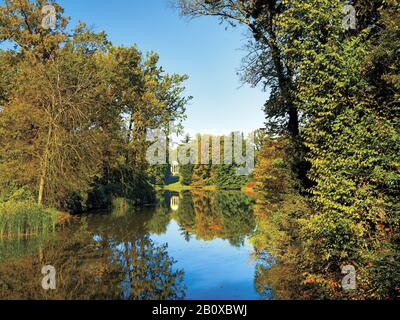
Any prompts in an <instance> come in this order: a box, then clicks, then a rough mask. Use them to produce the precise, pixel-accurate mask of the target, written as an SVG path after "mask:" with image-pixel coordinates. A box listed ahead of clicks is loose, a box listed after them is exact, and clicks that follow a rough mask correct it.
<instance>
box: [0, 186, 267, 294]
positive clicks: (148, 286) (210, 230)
mask: <svg viewBox="0 0 400 320" xmlns="http://www.w3.org/2000/svg"><path fill="white" fill-rule="evenodd" d="M157 199H158V200H157V203H158V205H157V206H154V207H146V208H134V209H131V210H129V209H127V208H124V207H120V208H117V209H115V210H114V211H113V212H101V213H96V214H90V215H87V216H84V217H80V218H78V219H77V220H76V221H74V222H72V223H68V225H65V226H62V227H59V228H58V229H57V231H55V232H54V233H48V234H44V235H41V236H40V237H33V238H32V237H31V238H28V239H11V240H3V241H1V242H0V250H1V251H0V297H1V298H3V299H135V300H154V299H162V300H179V299H190V300H193V299H200V300H201V299H211V300H220V299H227V300H236V299H240V300H254V299H266V298H271V297H272V293H271V292H270V290H269V288H264V287H263V286H258V285H257V276H256V274H257V268H258V267H259V266H260V265H263V263H262V262H260V261H259V260H257V259H256V258H255V255H254V252H253V251H254V250H253V247H252V245H251V242H250V241H249V239H250V238H251V237H252V235H253V234H254V232H255V230H256V227H257V226H256V219H255V217H254V214H253V206H254V200H253V199H251V198H250V197H249V196H247V195H245V194H244V193H241V192H200V191H194V192H185V193H181V194H178V193H170V192H165V193H162V194H159V195H158V196H157ZM45 265H51V266H54V268H55V269H56V272H57V274H56V285H57V289H56V290H48V291H45V290H43V288H42V286H41V282H42V279H43V277H44V275H42V274H41V270H42V267H43V266H45Z"/></svg>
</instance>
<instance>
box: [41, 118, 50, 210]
mask: <svg viewBox="0 0 400 320" xmlns="http://www.w3.org/2000/svg"><path fill="white" fill-rule="evenodd" d="M51 135H52V127H51V125H50V126H49V129H48V133H47V141H46V147H45V150H44V154H43V159H42V164H41V167H42V168H41V173H40V181H39V194H38V205H39V206H40V207H41V206H43V195H44V189H45V186H46V176H47V168H48V165H49V151H50V139H51Z"/></svg>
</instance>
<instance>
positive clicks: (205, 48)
mask: <svg viewBox="0 0 400 320" xmlns="http://www.w3.org/2000/svg"><path fill="white" fill-rule="evenodd" d="M59 3H60V4H61V5H62V6H63V7H64V8H65V14H66V15H67V16H70V17H71V18H72V21H71V23H72V24H75V23H76V22H77V20H82V21H84V22H86V23H87V24H88V26H91V27H94V29H95V30H97V31H102V30H104V31H106V32H107V34H108V35H109V38H110V40H111V41H112V42H113V43H114V44H117V45H125V46H128V45H131V44H134V43H136V44H137V45H138V47H139V49H140V50H142V51H150V50H153V51H156V52H157V53H158V54H159V55H160V58H161V64H162V65H163V66H164V68H165V69H166V71H167V72H169V73H186V74H188V75H189V76H190V80H189V81H187V83H186V87H187V94H188V95H192V96H193V97H194V100H193V101H192V102H191V105H189V106H188V110H187V115H188V119H187V121H186V123H185V128H186V130H187V131H188V132H189V133H192V134H193V133H197V132H198V133H214V134H222V133H229V132H230V131H244V132H248V131H251V130H254V129H257V128H261V127H262V126H263V124H264V121H265V118H264V114H263V112H262V106H263V104H264V102H265V100H266V98H267V94H266V93H265V92H262V90H261V89H260V88H251V87H249V86H248V85H244V86H242V84H241V82H240V77H239V76H238V75H237V71H238V70H239V68H240V66H241V59H242V58H243V57H244V56H245V54H246V52H245V51H243V50H241V48H242V47H243V45H244V44H245V42H246V40H245V36H244V33H245V30H244V29H241V28H236V29H232V28H229V29H228V30H225V26H223V25H220V24H219V23H218V20H217V19H216V18H208V17H205V18H199V19H195V20H192V21H188V20H187V19H184V18H181V17H180V16H179V12H177V11H175V10H174V9H172V8H171V6H170V4H169V3H170V0H113V1H110V0H83V1H79V0H60V1H59Z"/></svg>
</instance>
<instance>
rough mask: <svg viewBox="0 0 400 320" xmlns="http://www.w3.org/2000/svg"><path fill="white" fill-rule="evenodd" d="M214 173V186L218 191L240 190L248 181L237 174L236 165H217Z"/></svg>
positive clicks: (245, 177)
mask: <svg viewBox="0 0 400 320" xmlns="http://www.w3.org/2000/svg"><path fill="white" fill-rule="evenodd" d="M215 171H216V174H215V176H216V178H215V185H216V186H217V188H218V189H220V190H241V189H242V188H243V187H244V186H245V184H246V183H247V182H248V181H249V179H248V177H247V176H240V175H239V174H238V166H236V165H218V166H216V169H215Z"/></svg>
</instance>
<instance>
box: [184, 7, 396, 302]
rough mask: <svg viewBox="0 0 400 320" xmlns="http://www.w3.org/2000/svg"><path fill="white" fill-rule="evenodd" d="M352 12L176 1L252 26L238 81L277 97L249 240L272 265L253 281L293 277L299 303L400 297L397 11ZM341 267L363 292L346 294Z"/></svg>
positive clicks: (270, 108) (193, 11)
mask: <svg viewBox="0 0 400 320" xmlns="http://www.w3.org/2000/svg"><path fill="white" fill-rule="evenodd" d="M352 4H353V8H354V9H355V15H354V16H352V15H351V14H352V10H351V9H350V11H349V10H347V11H343V9H344V5H345V3H344V2H342V1H340V0H335V1H332V0H317V1H316V0H295V1H268V2H265V1H244V0H237V1H191V0H180V1H177V5H178V7H179V9H180V10H181V12H182V14H183V15H185V16H189V17H198V16H207V15H210V16H217V17H219V18H220V19H221V22H222V23H224V22H226V23H228V24H229V25H230V26H233V27H235V26H236V25H238V24H241V25H245V26H247V27H248V30H249V42H248V48H249V52H250V53H249V55H248V56H247V58H246V59H245V63H244V68H243V69H244V73H243V79H244V81H246V82H249V83H251V84H253V85H258V84H262V85H264V86H265V87H266V88H268V89H270V97H269V99H268V101H267V102H266V104H265V113H266V117H267V130H266V133H267V138H266V139H265V142H264V146H263V147H262V150H261V151H260V153H259V154H258V161H257V163H258V164H257V169H256V173H255V178H256V185H257V188H258V190H259V191H260V194H261V196H260V200H259V201H258V205H257V208H256V215H257V217H258V220H259V225H260V228H259V232H258V235H257V236H256V237H255V238H254V242H255V244H256V246H257V247H258V249H259V250H260V255H263V254H262V252H270V253H272V254H273V255H274V256H275V259H276V261H277V264H276V267H273V268H262V269H260V274H259V277H258V278H259V280H262V281H264V283H263V284H261V283H259V285H264V286H267V287H268V286H269V285H271V284H275V285H276V284H277V277H276V275H277V268H281V270H282V271H283V270H285V271H284V272H286V274H288V272H287V270H292V271H293V270H295V271H296V272H289V274H291V275H294V274H297V275H298V277H297V279H294V278H293V279H290V280H291V281H287V282H286V281H283V282H282V283H281V286H280V288H281V289H282V290H281V293H282V296H284V297H291V298H296V297H295V296H293V295H290V294H288V286H285V285H288V283H290V282H292V283H297V284H298V286H299V287H301V290H297V292H298V293H299V296H298V297H297V298H318V299H320V298H331V299H343V298H357V299H395V298H399V296H400V275H399V272H398V271H399V270H400V265H399V261H400V251H399V245H400V243H399V234H400V233H399V231H400V229H399V226H400V219H399V217H400V215H399V214H400V208H399V199H400V193H399V191H400V165H399V161H398V155H399V154H400V131H399V128H400V123H399V121H400V120H399V119H400V117H399V116H400V100H399V97H400V95H399V92H400V91H399V90H400V78H399V76H398V74H399V67H400V60H399V55H398V52H399V48H400V42H399V39H400V34H399V30H400V29H399V26H400V6H399V3H398V1H373V2H371V1H364V0H356V1H352ZM355 19H356V21H354V20H355ZM353 22H356V23H355V24H354V23H353ZM346 265H351V266H353V267H354V268H355V269H356V273H357V290H350V291H346V290H344V289H343V287H342V284H341V280H342V279H343V277H344V275H343V274H341V273H342V272H341V271H342V268H343V267H344V266H346Z"/></svg>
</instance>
